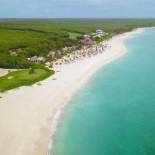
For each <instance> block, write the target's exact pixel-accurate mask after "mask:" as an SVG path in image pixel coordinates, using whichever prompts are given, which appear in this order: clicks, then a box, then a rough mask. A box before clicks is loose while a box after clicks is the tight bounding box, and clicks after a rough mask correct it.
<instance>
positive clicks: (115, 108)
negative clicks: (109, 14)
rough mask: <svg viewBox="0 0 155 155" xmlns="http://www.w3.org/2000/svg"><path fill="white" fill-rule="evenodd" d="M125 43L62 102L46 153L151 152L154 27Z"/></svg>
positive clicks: (154, 136) (154, 149) (154, 148)
mask: <svg viewBox="0 0 155 155" xmlns="http://www.w3.org/2000/svg"><path fill="white" fill-rule="evenodd" d="M126 46H127V48H128V53H127V54H126V55H125V56H123V57H122V58H120V59H118V60H117V61H115V62H113V63H111V64H109V65H107V66H106V67H103V68H102V69H100V70H99V71H98V72H97V73H96V74H95V75H94V76H93V77H92V78H91V80H90V81H89V82H88V84H87V85H86V86H85V87H83V88H82V89H81V91H80V92H79V93H78V94H77V95H76V96H75V97H74V98H73V99H72V101H71V103H70V104H69V105H68V106H67V107H66V109H65V112H64V114H63V119H62V120H61V121H60V123H59V127H58V130H57V133H56V135H55V137H54V146H53V149H52V155H155V29H147V30H146V31H145V32H144V33H142V34H139V35H137V36H136V37H135V38H132V39H129V40H127V41H126Z"/></svg>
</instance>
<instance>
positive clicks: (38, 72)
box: [0, 68, 54, 92]
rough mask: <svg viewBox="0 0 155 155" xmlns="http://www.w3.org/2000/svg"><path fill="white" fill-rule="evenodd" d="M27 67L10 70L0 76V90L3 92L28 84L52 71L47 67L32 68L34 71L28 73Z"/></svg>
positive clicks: (42, 78)
mask: <svg viewBox="0 0 155 155" xmlns="http://www.w3.org/2000/svg"><path fill="white" fill-rule="evenodd" d="M29 71H30V70H29V69H25V70H19V71H14V72H10V73H9V74H7V75H6V76H3V77H0V92H4V91H7V90H10V89H13V88H17V87H20V86H29V85H32V84H34V83H36V82H38V81H41V80H44V79H46V78H47V77H49V76H50V75H52V74H54V71H51V70H49V69H46V68H45V69H43V68H41V69H39V68H38V69H34V73H31V74H30V73H29Z"/></svg>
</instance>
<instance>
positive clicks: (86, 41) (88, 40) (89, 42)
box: [83, 37, 93, 45]
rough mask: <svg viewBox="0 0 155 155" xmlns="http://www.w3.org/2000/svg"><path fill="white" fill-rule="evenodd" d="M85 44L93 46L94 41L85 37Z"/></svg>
mask: <svg viewBox="0 0 155 155" xmlns="http://www.w3.org/2000/svg"><path fill="white" fill-rule="evenodd" d="M83 44H84V45H92V44H93V40H92V39H91V38H90V37H85V38H84V39H83Z"/></svg>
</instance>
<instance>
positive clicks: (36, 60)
mask: <svg viewBox="0 0 155 155" xmlns="http://www.w3.org/2000/svg"><path fill="white" fill-rule="evenodd" d="M30 61H32V62H33V63H44V62H45V61H46V59H45V58H44V57H38V56H33V57H32V58H30Z"/></svg>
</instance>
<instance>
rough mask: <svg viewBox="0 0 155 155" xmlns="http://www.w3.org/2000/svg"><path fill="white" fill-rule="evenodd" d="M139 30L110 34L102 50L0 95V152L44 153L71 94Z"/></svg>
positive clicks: (0, 154)
mask: <svg viewBox="0 0 155 155" xmlns="http://www.w3.org/2000/svg"><path fill="white" fill-rule="evenodd" d="M143 31H144V29H137V30H135V31H133V32H129V33H124V34H121V35H118V36H116V37H113V38H112V39H111V40H110V41H109V42H108V44H109V45H111V48H110V49H108V50H107V51H106V52H103V53H102V54H99V55H96V56H94V57H91V58H88V59H86V60H81V61H80V62H77V63H72V64H66V65H63V66H62V67H61V68H60V69H59V70H60V72H57V73H56V74H55V75H54V76H52V77H50V78H49V79H47V80H45V81H42V82H40V83H41V85H37V84H35V85H33V86H31V87H21V88H19V89H15V90H11V91H9V92H7V93H4V94H0V96H1V98H0V155H46V154H47V150H48V143H49V139H50V137H51V136H52V135H53V134H54V132H55V126H56V122H57V119H58V116H59V115H60V113H61V110H62V109H63V108H64V106H65V105H66V104H67V103H68V101H69V100H70V99H71V97H72V96H73V95H74V94H75V93H76V92H77V91H78V90H79V89H80V88H81V87H82V86H84V84H85V83H86V82H87V81H88V80H89V79H90V77H91V76H92V75H93V74H94V73H95V72H96V71H97V70H98V69H99V68H101V67H103V66H104V65H106V64H108V63H110V62H112V61H114V60H116V59H118V58H120V57H121V56H123V55H124V54H125V53H126V51H127V50H126V47H125V45H124V41H125V40H126V39H128V38H130V37H133V36H134V35H136V34H139V33H142V32H143ZM54 78H55V79H56V80H54ZM51 124H52V126H51Z"/></svg>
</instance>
